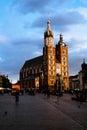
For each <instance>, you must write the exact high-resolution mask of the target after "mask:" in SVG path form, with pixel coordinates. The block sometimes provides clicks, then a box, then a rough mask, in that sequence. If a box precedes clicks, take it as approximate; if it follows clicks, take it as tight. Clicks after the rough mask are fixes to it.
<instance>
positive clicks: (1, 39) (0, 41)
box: [0, 35, 10, 44]
mask: <svg viewBox="0 0 87 130" xmlns="http://www.w3.org/2000/svg"><path fill="white" fill-rule="evenodd" d="M9 41H10V39H9V38H8V37H7V36H5V35H0V44H3V43H7V42H9Z"/></svg>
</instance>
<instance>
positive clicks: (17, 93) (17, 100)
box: [15, 90, 19, 104]
mask: <svg viewBox="0 0 87 130" xmlns="http://www.w3.org/2000/svg"><path fill="white" fill-rule="evenodd" d="M15 101H16V104H18V102H19V91H18V90H17V91H16V93H15Z"/></svg>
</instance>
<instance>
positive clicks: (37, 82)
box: [20, 20, 69, 91]
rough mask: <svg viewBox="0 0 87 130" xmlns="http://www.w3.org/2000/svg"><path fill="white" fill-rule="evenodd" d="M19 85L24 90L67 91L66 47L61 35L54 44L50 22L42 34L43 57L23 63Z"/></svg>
mask: <svg viewBox="0 0 87 130" xmlns="http://www.w3.org/2000/svg"><path fill="white" fill-rule="evenodd" d="M20 85H21V87H22V88H24V89H29V88H36V89H40V90H44V89H49V90H50V91H55V90H57V89H59V88H60V89H69V72H68V46H67V45H66V43H65V42H64V41H63V36H62V34H60V37H59V41H58V43H57V44H56V45H55V44H54V34H53V31H52V29H51V26H50V20H48V22H47V29H46V31H45V32H44V46H43V55H41V56H38V57H35V58H33V59H30V60H27V61H25V63H24V65H23V67H22V68H21V70H20Z"/></svg>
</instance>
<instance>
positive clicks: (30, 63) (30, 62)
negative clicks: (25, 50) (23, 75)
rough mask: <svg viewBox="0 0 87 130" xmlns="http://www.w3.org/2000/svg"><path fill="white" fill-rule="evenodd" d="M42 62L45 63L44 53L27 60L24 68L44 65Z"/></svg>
mask: <svg viewBox="0 0 87 130" xmlns="http://www.w3.org/2000/svg"><path fill="white" fill-rule="evenodd" d="M42 64H43V55H41V56H38V57H35V58H33V59H30V60H27V61H25V63H24V65H23V67H22V69H23V68H27V67H32V66H37V65H42Z"/></svg>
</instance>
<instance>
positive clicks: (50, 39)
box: [46, 37, 53, 46]
mask: <svg viewBox="0 0 87 130" xmlns="http://www.w3.org/2000/svg"><path fill="white" fill-rule="evenodd" d="M49 45H53V38H52V37H47V38H46V46H49Z"/></svg>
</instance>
